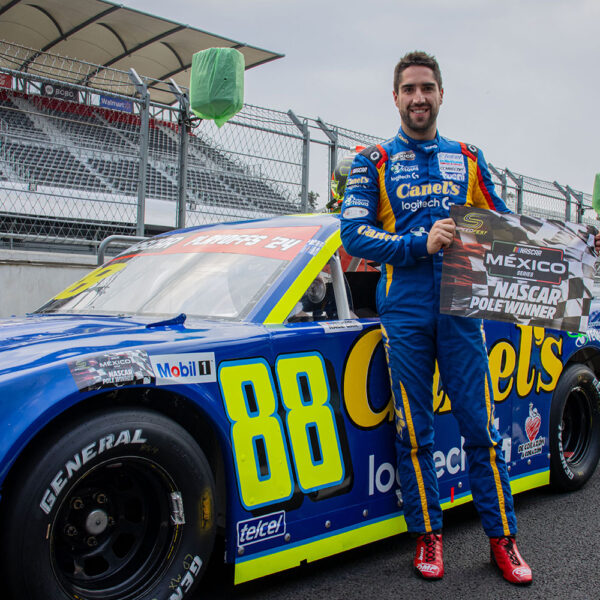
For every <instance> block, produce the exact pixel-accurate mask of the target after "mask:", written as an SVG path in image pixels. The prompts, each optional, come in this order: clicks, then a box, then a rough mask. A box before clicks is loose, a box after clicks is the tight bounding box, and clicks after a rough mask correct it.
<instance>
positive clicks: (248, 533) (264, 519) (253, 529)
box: [237, 510, 286, 547]
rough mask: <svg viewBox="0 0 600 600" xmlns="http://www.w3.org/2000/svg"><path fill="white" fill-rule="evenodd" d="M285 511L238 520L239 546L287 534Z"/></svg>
mask: <svg viewBox="0 0 600 600" xmlns="http://www.w3.org/2000/svg"><path fill="white" fill-rule="evenodd" d="M285 528H286V524H285V511H284V510H280V511H278V512H274V513H270V514H268V515H262V516H260V517H254V518H253V519H246V520H245V521H238V522H237V542H238V546H239V547H241V546H247V545H248V544H256V543H258V542H264V541H265V540H270V539H273V538H276V537H279V536H282V535H284V534H285V530H286V529H285Z"/></svg>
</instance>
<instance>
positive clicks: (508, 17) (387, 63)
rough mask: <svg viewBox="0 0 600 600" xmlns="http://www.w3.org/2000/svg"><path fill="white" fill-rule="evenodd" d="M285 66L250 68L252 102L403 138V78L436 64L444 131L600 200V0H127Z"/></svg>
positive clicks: (500, 160) (498, 160)
mask: <svg viewBox="0 0 600 600" xmlns="http://www.w3.org/2000/svg"><path fill="white" fill-rule="evenodd" d="M121 2H122V3H123V4H124V5H125V6H128V7H130V8H136V9H139V10H143V11H144V12H148V13H151V14H155V15H157V16H160V17H164V18H168V19H171V20H173V21H177V22H180V23H184V24H188V25H191V26H193V27H197V28H199V29H203V30H205V31H208V32H211V33H216V34H219V35H222V36H225V37H228V38H231V39H234V40H237V41H240V42H245V43H247V44H249V45H252V46H258V47H260V48H263V49H266V50H270V51H274V52H278V53H281V54H285V57H284V58H282V59H278V60H275V61H272V62H270V63H267V64H265V65H262V66H259V67H256V68H253V69H249V70H248V71H246V75H245V82H244V85H245V101H246V102H247V103H249V104H254V105H258V106H263V107H266V108H273V109H277V110H283V111H287V110H288V109H290V108H291V109H292V110H293V111H294V112H295V113H296V114H298V115H304V116H308V117H315V118H316V117H321V118H322V119H324V120H325V121H326V122H328V123H332V124H334V125H338V126H341V127H346V128H348V129H353V130H356V131H361V132H365V133H369V134H371V135H374V136H380V137H381V138H384V139H385V138H388V137H391V136H392V135H393V134H394V133H395V132H396V130H397V128H398V127H399V123H400V121H399V115H398V112H397V109H396V107H395V106H394V104H393V100H392V75H393V69H394V66H395V64H396V62H397V61H398V60H399V58H400V57H401V56H402V55H403V54H405V53H406V52H408V51H411V50H424V51H426V52H429V53H431V54H433V55H435V56H436V58H437V60H438V62H439V64H440V67H441V70H442V76H443V85H444V102H443V105H442V107H441V110H440V114H439V117H438V128H439V131H440V133H441V134H442V135H444V136H446V137H449V138H452V139H458V140H460V141H464V142H467V143H472V144H475V145H476V146H478V147H479V148H481V149H482V150H483V152H484V154H485V157H486V160H487V161H488V162H491V163H492V164H494V165H495V166H496V167H499V168H509V169H510V170H511V171H513V172H516V173H520V174H522V175H526V176H528V177H535V178H537V179H542V180H547V181H558V182H559V183H560V184H562V185H570V186H571V187H572V188H573V189H575V190H579V191H583V192H586V193H591V191H592V187H593V182H594V175H595V173H596V172H600V152H599V151H598V146H599V145H600V144H599V142H600V119H599V114H598V110H599V103H600V71H599V68H598V67H599V66H600V35H599V33H600V28H599V25H600V2H599V1H598V0H569V1H565V0H527V1H525V0H521V1H517V0H483V1H482V0H453V1H452V2H449V1H448V0H421V1H414V0H411V1H406V0H395V1H394V0H378V1H377V2H365V1H362V2H361V1H356V0H169V2H168V3H166V2H164V0H121Z"/></svg>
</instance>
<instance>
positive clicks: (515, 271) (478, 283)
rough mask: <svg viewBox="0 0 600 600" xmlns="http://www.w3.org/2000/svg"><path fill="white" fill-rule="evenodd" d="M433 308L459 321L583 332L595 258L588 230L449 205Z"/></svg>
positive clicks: (589, 226) (528, 217) (591, 228)
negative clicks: (452, 229) (449, 237)
mask: <svg viewBox="0 0 600 600" xmlns="http://www.w3.org/2000/svg"><path fill="white" fill-rule="evenodd" d="M450 216H451V217H452V218H453V219H454V220H455V222H456V233H455V237H454V241H453V243H452V245H451V246H450V247H449V248H447V249H446V250H444V262H443V269H442V287H441V303H440V310H441V312H443V313H447V314H455V315H461V316H466V317H475V318H484V319H491V320H498V321H509V322H512V323H520V324H523V325H541V326H543V327H550V328H554V329H563V330H566V331H573V332H575V331H585V330H586V329H587V322H588V316H589V312H590V304H591V300H592V296H593V294H592V286H593V276H594V264H595V261H596V255H595V252H594V250H593V248H594V235H595V234H596V232H597V230H596V228H595V227H592V226H591V225H583V224H577V223H564V222H562V221H556V220H550V219H549V220H544V219H536V218H534V217H530V216H527V215H514V214H500V213H497V212H494V211H490V210H485V209H478V208H472V207H466V206H457V205H453V206H452V207H451V210H450Z"/></svg>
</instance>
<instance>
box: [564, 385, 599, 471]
mask: <svg viewBox="0 0 600 600" xmlns="http://www.w3.org/2000/svg"><path fill="white" fill-rule="evenodd" d="M591 423H592V415H591V412H590V400H589V398H588V396H587V394H586V393H585V391H584V390H583V389H582V388H581V387H576V388H574V389H573V390H572V391H571V393H570V394H569V397H568V398H567V401H566V403H565V407H564V409H563V415H562V421H561V437H562V448H563V456H564V458H565V460H566V461H567V463H568V464H569V465H576V464H578V463H579V462H581V460H582V459H583V458H584V457H585V455H586V453H587V450H588V447H589V444H590V439H591Z"/></svg>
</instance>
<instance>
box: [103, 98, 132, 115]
mask: <svg viewBox="0 0 600 600" xmlns="http://www.w3.org/2000/svg"><path fill="white" fill-rule="evenodd" d="M100 106H101V107H102V108H110V109H112V110H120V111H122V112H127V113H132V112H133V101H132V100H125V99H124V98H114V97H113V96H103V95H100Z"/></svg>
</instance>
